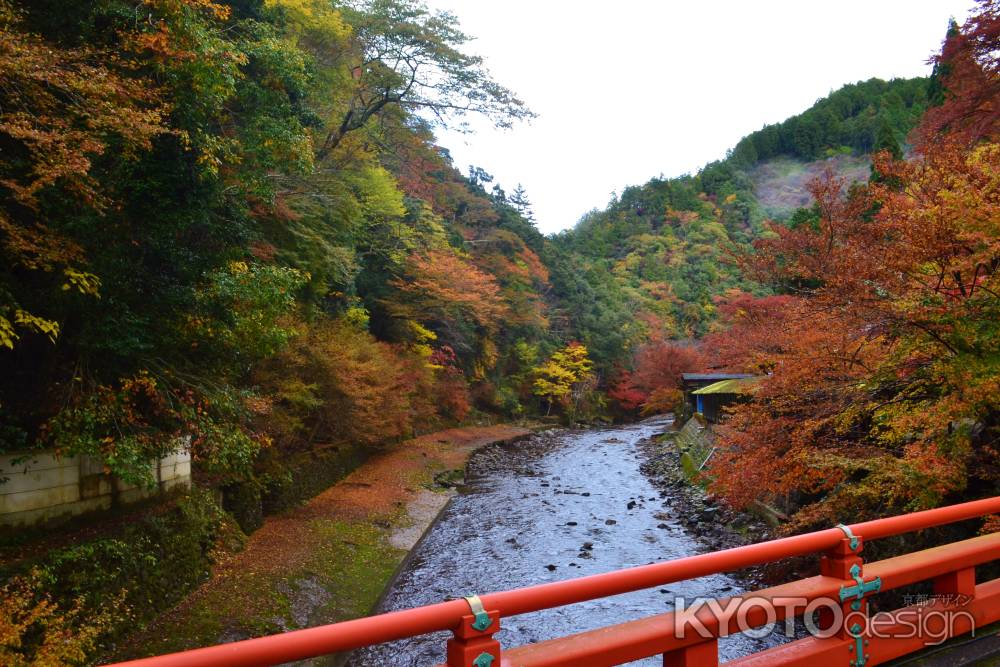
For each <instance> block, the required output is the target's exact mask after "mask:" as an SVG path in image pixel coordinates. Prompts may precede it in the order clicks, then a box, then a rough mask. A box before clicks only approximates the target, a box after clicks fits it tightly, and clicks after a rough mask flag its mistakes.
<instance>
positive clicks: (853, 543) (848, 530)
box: [837, 523, 858, 551]
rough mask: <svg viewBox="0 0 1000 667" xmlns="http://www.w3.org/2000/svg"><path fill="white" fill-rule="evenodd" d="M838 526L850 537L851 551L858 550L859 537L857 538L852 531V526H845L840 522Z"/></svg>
mask: <svg viewBox="0 0 1000 667" xmlns="http://www.w3.org/2000/svg"><path fill="white" fill-rule="evenodd" d="M837 528H840V529H841V530H842V531H844V535H847V537H848V539H850V540H851V551H857V550H858V538H857V536H856V535H855V534H854V533H852V532H851V527H850V526H845V525H844V524H842V523H838V524H837Z"/></svg>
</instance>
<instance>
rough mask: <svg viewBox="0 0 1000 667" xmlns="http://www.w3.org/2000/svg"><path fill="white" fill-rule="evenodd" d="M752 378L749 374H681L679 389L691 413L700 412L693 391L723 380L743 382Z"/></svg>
mask: <svg viewBox="0 0 1000 667" xmlns="http://www.w3.org/2000/svg"><path fill="white" fill-rule="evenodd" d="M752 377H754V376H753V375H750V374H749V373H681V389H682V390H683V391H684V399H685V400H686V401H687V404H688V408H689V409H690V410H691V412H701V410H699V409H698V399H697V397H696V396H694V395H693V392H694V391H696V390H698V389H702V388H704V387H707V386H709V385H713V384H715V383H716V382H722V381H723V380H743V379H746V378H752Z"/></svg>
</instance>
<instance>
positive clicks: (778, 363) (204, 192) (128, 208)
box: [0, 0, 1000, 664]
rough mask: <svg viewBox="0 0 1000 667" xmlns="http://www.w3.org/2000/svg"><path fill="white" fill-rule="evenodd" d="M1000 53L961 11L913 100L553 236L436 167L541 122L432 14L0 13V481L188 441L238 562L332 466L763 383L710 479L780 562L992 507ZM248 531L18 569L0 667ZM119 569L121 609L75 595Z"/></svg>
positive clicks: (796, 123) (64, 648)
mask: <svg viewBox="0 0 1000 667" xmlns="http://www.w3.org/2000/svg"><path fill="white" fill-rule="evenodd" d="M998 24H1000V6H998V3H997V2H995V1H994V0H980V2H979V4H978V5H977V9H976V10H975V11H974V12H973V14H972V17H971V18H970V19H969V20H968V21H967V22H966V24H964V25H962V26H958V25H952V26H951V27H950V29H949V30H948V34H947V38H946V41H945V43H944V47H943V49H942V51H941V54H940V55H939V56H938V57H937V58H936V59H935V68H934V73H933V75H932V76H931V77H930V78H927V79H911V80H892V81H881V80H877V79H872V80H869V81H865V82H859V83H857V84H852V85H848V86H845V87H843V88H842V89H840V90H838V91H835V92H833V93H831V94H830V95H829V96H828V97H827V98H824V99H822V100H820V101H818V102H817V103H816V104H815V105H814V106H813V107H812V108H810V109H809V110H807V111H805V112H804V113H802V114H801V115H799V116H796V117H793V118H790V119H788V120H786V121H784V122H782V123H779V124H777V125H772V126H767V127H765V128H763V129H762V130H760V131H758V132H754V133H752V134H750V135H748V136H747V137H746V138H744V139H743V140H742V141H740V142H739V143H738V144H737V146H736V147H734V149H733V150H732V151H731V152H730V154H729V155H727V157H726V158H725V159H723V160H720V161H717V162H713V163H711V164H709V165H706V166H705V167H704V168H703V169H702V170H700V171H699V172H698V173H696V174H692V175H686V176H682V177H678V178H669V179H668V178H655V179H652V180H651V181H649V182H648V183H646V184H645V185H642V186H635V187H630V188H627V189H625V190H624V191H623V192H622V193H621V194H620V195H616V196H614V197H613V198H612V199H611V201H610V202H609V203H608V206H607V207H606V208H605V209H604V210H601V211H592V212H590V213H588V214H586V215H585V216H584V217H583V218H582V219H581V220H580V222H579V223H578V225H577V226H576V227H575V228H573V229H572V230H569V231H566V232H563V233H561V234H558V235H555V236H552V237H545V236H543V235H542V234H540V233H539V232H538V230H537V229H536V228H535V226H534V220H533V214H532V210H531V204H530V201H529V199H528V195H527V193H526V192H525V191H524V189H523V188H521V187H518V188H516V189H515V190H513V191H512V192H507V191H505V190H504V189H503V188H502V187H500V186H499V185H497V184H494V183H493V179H492V177H491V176H490V174H489V173H488V172H487V171H486V170H484V169H483V168H481V167H470V168H469V169H468V171H467V172H465V173H463V172H461V171H459V170H458V169H456V166H455V165H453V164H452V162H451V159H450V157H449V155H448V153H447V151H446V150H445V149H443V148H441V147H439V146H437V145H436V144H435V140H434V135H433V132H434V130H435V128H437V127H440V126H442V125H450V126H460V125H461V123H462V119H463V117H465V116H466V115H467V114H472V113H475V114H484V115H485V116H487V117H489V118H490V119H491V120H492V121H494V122H495V123H496V124H497V125H499V126H509V125H512V124H514V123H517V122H520V121H524V120H529V119H530V118H531V117H532V112H531V111H530V109H529V108H528V106H527V105H526V104H525V103H524V102H522V101H521V100H520V99H518V97H517V96H516V94H515V93H514V92H513V91H511V90H509V89H508V88H506V87H504V86H503V85H501V84H500V83H498V82H496V81H494V80H493V78H492V77H491V76H490V74H489V72H488V71H487V70H486V69H485V67H484V64H483V62H482V61H481V59H479V58H477V57H475V56H472V55H469V52H468V49H467V42H468V40H469V38H468V37H467V36H466V35H465V34H463V33H462V31H461V29H460V26H458V25H457V23H456V20H455V18H454V17H453V16H451V15H449V14H446V13H445V14H442V13H436V12H433V11H431V10H429V9H427V8H426V7H425V6H424V5H423V4H421V3H420V2H419V1H418V0H366V1H359V2H339V1H330V0H239V1H231V2H223V1H221V0H219V1H214V0H143V1H142V2H132V1H126V0H101V1H100V2H92V1H89V0H68V1H66V0H59V1H56V0H33V1H32V2H25V1H16V0H0V258H2V259H0V369H2V372H0V452H20V451H25V450H31V449H39V448H55V449H56V450H58V451H59V452H60V453H62V454H66V455H72V454H87V455H90V456H94V457H96V458H98V459H99V460H101V461H103V462H104V465H105V467H106V470H107V471H108V472H110V473H114V474H115V475H117V476H119V477H121V478H123V479H125V480H128V481H132V482H138V483H146V484H149V483H152V479H151V477H150V473H149V466H148V464H149V462H150V461H152V460H155V459H156V458H157V457H159V456H161V455H163V454H164V453H165V452H166V451H167V450H168V449H169V448H171V447H173V446H175V443H176V442H177V439H178V438H179V437H184V438H187V437H188V436H190V443H191V450H192V455H193V457H194V467H195V472H196V485H197V486H198V487H199V488H206V489H225V490H226V495H225V496H224V497H225V499H226V505H227V506H228V507H229V509H231V510H234V513H235V514H236V515H237V517H238V518H239V520H240V522H241V524H242V525H243V527H244V528H246V529H247V530H251V529H252V528H253V527H255V525H257V524H258V523H259V521H260V512H261V511H262V510H263V509H264V508H265V505H267V504H268V503H270V507H271V509H272V510H278V509H282V508H284V507H287V506H289V505H293V504H294V503H295V502H297V501H299V500H301V499H302V498H304V497H307V496H309V495H312V494H315V493H316V492H317V491H319V490H320V488H322V487H323V486H324V485H325V484H328V483H330V481H331V480H332V479H333V478H335V477H336V476H337V475H339V474H342V473H341V472H337V471H339V470H341V469H342V468H344V467H345V466H344V465H341V463H337V461H339V460H340V459H339V458H337V457H339V456H341V455H342V454H343V455H344V456H347V454H344V452H348V451H350V452H358V456H364V455H365V453H366V452H368V451H370V450H372V449H373V448H377V447H379V446H384V445H386V444H388V443H392V442H398V441H400V440H402V439H404V438H406V437H409V436H411V435H412V434H414V433H415V432H426V431H429V430H432V429H434V428H440V427H444V426H448V425H451V424H455V423H461V422H467V421H470V420H475V419H495V418H499V419H522V418H527V417H539V416H542V415H546V414H548V415H557V416H558V417H559V418H561V419H563V420H564V421H567V422H573V421H585V420H588V419H596V418H618V419H623V418H630V417H634V416H636V415H637V414H638V413H640V412H644V413H646V414H652V413H657V412H662V411H668V410H672V409H675V408H677V406H678V405H679V404H680V396H679V391H678V375H679V374H680V373H681V372H684V371H696V370H709V369H716V370H730V371H746V372H752V373H755V374H761V375H764V376H765V377H764V380H763V381H762V382H761V383H760V384H759V385H758V386H757V388H756V390H755V393H754V394H753V395H752V396H751V397H750V400H749V401H748V402H746V403H745V404H742V405H740V406H737V407H735V408H734V410H733V411H732V414H731V416H730V417H729V419H728V428H727V429H726V430H725V432H724V433H721V434H720V435H719V439H718V441H717V443H718V446H719V452H718V453H717V454H716V455H715V456H714V457H713V458H712V460H711V462H710V465H709V466H707V467H706V474H705V481H706V483H707V484H708V485H709V489H710V491H711V492H712V493H713V494H715V495H716V496H718V497H719V498H720V499H722V500H723V501H725V502H727V503H728V504H730V505H731V506H733V507H736V508H741V507H746V506H749V505H751V504H753V503H755V502H757V501H763V502H767V503H771V504H776V505H780V507H781V509H782V510H783V511H784V512H785V513H787V514H788V515H789V516H790V517H791V521H790V522H789V524H788V525H787V526H786V527H785V530H801V529H806V528H809V527H812V526H816V525H823V526H826V525H829V524H830V523H831V522H834V523H835V522H836V520H838V519H839V518H844V517H848V516H850V517H853V518H867V517H872V516H877V515H879V514H886V513H895V512H899V511H907V510H912V509H920V508H924V507H931V506H934V505H938V504H942V503H946V502H952V501H957V500H961V499H966V498H972V497H979V496H984V495H994V494H996V493H997V491H998V489H997V483H998V479H1000V467H998V460H1000V456H998V452H997V445H996V443H997V437H998V430H1000V408H998V403H997V401H998V397H1000V366H998V364H1000V362H998V359H1000V351H998V345H1000V335H998V334H1000V332H998V331H997V326H998V324H997V323H998V322H1000V312H998V303H1000V297H998V293H1000V292H998V290H1000V285H998V280H1000V278H998V272H997V269H998V268H1000V209H998V197H1000V195H998V193H1000V188H998V187H997V182H996V179H997V173H998V169H997V167H998V163H997V161H998V158H1000V149H998V145H997V143H996V141H997V129H998V117H1000V116H998V111H997V109H1000V103H998V102H1000V101H998V99H997V97H998V92H997V91H998V90H1000V85H998V77H1000V63H998V60H997V54H998V53H1000V48H998V44H997V34H998V31H997V26H998ZM928 46H929V47H930V46H931V45H928ZM858 165H867V166H868V171H867V173H865V176H866V178H863V179H862V180H861V181H860V182H854V183H851V182H847V180H846V178H845V177H842V176H841V175H839V174H838V172H837V169H838V168H839V169H842V173H843V174H844V176H850V175H857V173H858V169H859V167H858ZM862 171H864V170H863V169H862ZM791 172H796V173H801V172H808V173H818V174H820V176H819V177H818V178H815V179H813V180H812V181H811V182H810V184H809V186H808V189H809V192H808V193H802V194H803V196H805V197H806V199H807V200H809V201H812V202H813V203H812V204H811V205H809V206H807V207H806V208H794V207H790V206H789V205H788V202H787V201H784V200H782V199H780V198H776V197H775V196H773V190H774V188H773V187H771V186H773V184H774V179H775V177H776V176H775V174H778V176H777V177H778V178H780V177H781V174H786V175H787V174H790V173H791ZM765 182H766V183H765ZM765 185H766V186H767V187H765ZM331 452H335V453H334V454H331ZM336 452H340V453H336ZM327 455H330V456H333V457H334V459H336V460H335V461H333V462H331V463H330V465H329V469H330V470H331V473H330V477H325V476H322V475H320V476H317V477H315V479H312V480H311V481H309V480H305V479H304V478H303V476H302V475H301V472H300V471H301V470H302V469H303V468H304V467H305V468H308V467H309V462H311V461H314V460H315V459H316V457H319V458H323V457H324V456H327ZM351 456H353V454H351ZM295 462H299V464H296V463H295ZM303 464H304V465H303ZM345 465H346V464H345ZM286 492H287V493H288V494H290V495H287V496H284V495H282V494H284V493H286ZM231 516H232V515H231V514H230V513H227V512H223V511H222V510H221V509H220V508H219V507H218V506H217V501H216V499H215V496H214V494H212V493H200V492H198V493H194V494H193V495H192V496H191V497H190V498H188V499H186V500H182V501H180V502H179V504H176V505H171V506H169V507H168V508H167V509H164V510H163V512H161V513H156V512H153V513H152V514H151V515H149V517H148V520H145V521H144V522H143V523H141V524H140V523H137V524H136V525H135V526H133V527H131V528H130V529H129V530H134V531H138V532H136V533H135V534H134V535H133V534H132V533H130V534H129V535H131V537H128V538H127V539H121V540H119V541H117V542H100V541H96V542H93V543H91V542H88V543H86V544H83V545H80V546H78V547H76V548H75V549H76V550H75V551H73V552H72V554H71V555H67V554H66V553H63V552H60V551H53V552H52V553H51V554H49V555H48V556H40V557H39V559H35V560H30V559H29V560H27V561H18V563H17V564H16V565H17V567H14V566H11V567H6V566H5V568H4V573H5V578H6V581H7V583H6V584H5V588H4V595H3V596H2V601H0V657H2V658H3V661H4V662H10V663H12V664H18V663H25V664H28V663H31V662H39V663H46V662H47V663H48V664H64V663H72V662H85V661H87V660H88V659H90V656H92V655H93V654H94V652H95V651H97V650H99V649H100V647H101V646H102V642H105V641H106V640H107V638H108V637H110V636H114V635H115V633H116V632H118V631H119V630H120V628H121V627H123V625H125V624H127V623H129V622H130V621H128V620H127V617H126V616H127V614H137V616H136V618H139V617H144V614H146V613H147V612H146V611H143V609H145V608H146V607H145V606H146V605H153V606H158V608H163V607H165V606H169V604H171V603H172V601H173V598H171V597H170V596H160V597H157V596H156V595H154V594H153V592H152V586H153V584H151V583H150V582H149V581H147V580H146V579H144V578H143V577H144V576H146V575H149V574H150V572H149V571H144V570H143V569H142V568H145V567H146V565H136V566H135V568H133V566H132V565H130V563H135V564H143V563H145V564H148V563H152V562H153V561H154V560H156V562H157V563H164V564H166V563H168V562H172V561H170V559H171V558H173V557H174V555H176V554H187V553H189V554H190V555H191V558H185V559H184V561H183V562H184V563H185V564H186V565H185V566H184V568H186V574H185V575H184V576H183V577H179V578H178V579H177V580H178V581H184V582H188V583H187V584H185V587H186V588H190V586H193V585H195V584H196V583H197V581H199V580H200V579H201V578H203V577H204V575H205V573H206V572H207V569H208V567H209V564H210V561H211V559H212V554H213V553H214V549H215V548H216V546H215V545H217V544H219V543H220V542H225V541H226V536H231V535H233V534H234V530H233V528H232V527H233V524H232V518H231ZM994 525H995V524H994ZM168 527H169V529H168ZM17 540H18V538H16V537H15V538H13V542H12V544H13V546H12V547H11V549H12V550H13V551H15V552H19V550H20V547H19V545H18V543H17ZM173 540H181V541H182V542H183V545H185V546H183V547H180V546H176V547H175V546H171V545H172V544H173V542H172V541H173ZM194 545H197V549H195V547H194ZM147 547H148V548H149V549H150V550H151V551H146V550H145V549H147ZM112 549H122V550H123V551H122V552H121V553H117V552H116V553H115V554H109V553H108V550H112ZM98 552H101V553H100V554H99V553H98ZM154 552H155V554H158V555H157V556H156V557H155V558H154V557H153V556H151V555H150V554H153V553H154ZM101 554H103V555H101ZM109 558H110V559H111V560H112V561H114V562H120V563H122V565H121V567H120V568H119V569H117V570H115V569H108V572H131V571H133V570H134V571H135V572H137V573H139V574H138V575H137V577H138V578H137V579H136V580H135V581H136V582H138V583H132V582H133V579H131V578H130V577H129V576H124V575H123V576H122V577H117V578H116V577H111V576H110V575H108V578H107V581H108V589H107V590H104V589H102V590H100V591H97V590H96V589H93V590H92V589H90V588H87V587H83V588H81V587H80V586H81V585H82V584H80V583H79V582H77V581H76V579H74V577H75V576H77V575H78V574H79V573H83V572H93V571H95V570H99V569H101V568H104V567H106V565H105V564H106V563H108V562H111V561H109V560H108V559H109ZM60 559H61V560H60ZM115 559H117V560H115ZM157 559H159V560H157ZM71 562H72V563H77V564H78V565H70V563H71ZM60 563H61V564H60ZM84 564H89V566H87V567H85V566H84ZM32 565H35V567H31V566H32ZM116 567H117V566H116ZM165 567H167V566H166V565H165ZM88 568H89V569H88ZM130 568H132V569H130ZM136 568H138V569H136ZM184 568H180V569H184ZM175 569H177V568H174V566H173V565H170V566H169V567H167V570H169V571H171V572H173V571H174V570H175ZM165 571H166V570H165ZM143 572H145V574H142V573H143ZM150 576H152V575H150ZM170 576H171V577H173V576H174V575H170ZM74 582H75V583H74ZM78 584H79V585H78ZM154 600H155V602H149V601H154ZM124 609H128V610H129V611H128V612H123V611H122V610H124ZM150 609H152V607H150Z"/></svg>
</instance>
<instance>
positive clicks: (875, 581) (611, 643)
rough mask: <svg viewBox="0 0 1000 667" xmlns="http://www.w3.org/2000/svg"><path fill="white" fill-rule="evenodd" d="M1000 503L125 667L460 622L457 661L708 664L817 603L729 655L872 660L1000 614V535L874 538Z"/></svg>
mask: <svg viewBox="0 0 1000 667" xmlns="http://www.w3.org/2000/svg"><path fill="white" fill-rule="evenodd" d="M998 512H1000V497H996V498H988V499H984V500H977V501H974V502H969V503H963V504H960V505H952V506H950V507H942V508H938V509H933V510H926V511H923V512H914V513H912V514H905V515H901V516H895V517H890V518H886V519H877V520H875V521H867V522H864V523H856V524H852V525H850V526H838V527H836V528H829V529H827V530H821V531H817V532H813V533H806V534H803V535H796V536H793V537H786V538H782V539H778V540H771V541H768V542H761V543H758V544H752V545H749V546H744V547H737V548H735V549H726V550H724V551H717V552H713V553H707V554H702V555H698V556H691V557H688V558H681V559H678V560H672V561H665V562H662V563H656V564H652V565H644V566H640V567H633V568H629V569H625V570H618V571H615V572H607V573H604V574H598V575H592V576H586V577H580V578H577V579H569V580H565V581H559V582H555V583H548V584H542V585H539V586H529V587H527V588H520V589H516V590H511V591H503V592H499V593H489V594H486V595H482V596H479V597H475V596H473V597H471V598H467V599H460V600H451V601H448V602H441V603H438V604H433V605H428V606H425V607H417V608H415V609H408V610H404V611H396V612H391V613H388V614H380V615H377V616H370V617H367V618H361V619H357V620H353V621H346V622H344V623H336V624H333V625H325V626H320V627H316V628H309V629H306V630H297V631H293V632H286V633H283V634H278V635H272V636H268V637H260V638H258V639H248V640H246V641H240V642H233V643H228V644H221V645H218V646H211V647H207V648H200V649H194V650H191V651H184V652H181V653H173V654H169V655H163V656H158V657H153V658H144V659H140V660H133V661H130V662H126V663H119V665H128V666H129V667H196V666H197V667H228V666H236V665H241V666H245V665H274V664H279V663H283V662H289V661H293V660H302V659H306V658H312V657H318V656H322V655H328V654H331V653H338V652H342V651H350V650H353V649H357V648H361V647H364V646H369V645H372V644H380V643H384V642H389V641H393V640H397V639H404V638H406V637H414V636H417V635H422V634H427V633H431V632H438V631H442V630H451V631H452V632H453V633H454V636H453V638H452V639H450V640H448V646H447V652H446V655H447V665H448V667H522V666H524V667H543V666H545V667H548V666H552V667H555V666H561V665H565V666H566V667H569V666H570V665H572V666H573V667H598V666H603V665H618V664H622V663H626V662H630V661H633V660H638V659H641V658H645V657H650V656H658V655H662V656H663V660H664V665H665V666H666V667H688V666H690V667H693V666H698V667H702V666H712V665H718V643H717V642H718V638H719V637H724V636H727V635H729V634H733V633H734V632H739V631H741V630H745V629H747V628H753V627H759V626H763V625H766V624H768V623H772V622H775V621H781V620H784V619H786V618H788V617H790V616H796V615H802V614H803V613H808V614H811V613H812V612H814V611H817V610H818V614H816V615H817V616H818V618H819V622H818V629H819V630H820V631H819V632H817V633H816V634H814V635H813V636H809V637H807V638H805V639H798V640H795V641H791V642H789V643H786V644H782V645H779V646H776V647H774V648H770V649H767V650H764V651H761V652H758V653H755V654H752V655H750V656H747V657H744V658H740V659H737V660H735V661H731V662H729V663H727V664H730V665H740V666H747V665H753V666H756V665H761V666H764V665H803V666H806V665H808V667H825V666H826V665H843V666H844V667H866V666H867V665H877V664H881V663H883V662H886V661H888V660H892V659H894V658H897V657H899V656H902V655H906V654H908V653H912V652H914V651H917V650H920V649H922V648H924V647H925V646H926V645H927V644H928V643H930V642H937V641H941V640H944V639H946V638H950V637H953V636H958V635H962V634H966V633H969V632H971V631H973V630H974V629H975V628H979V627H982V626H984V625H987V624H990V623H993V622H996V621H998V620H1000V579H994V580H992V581H987V582H984V583H978V584H977V583H976V566H977V565H982V564H984V563H988V562H991V561H994V560H998V559H1000V533H993V534H990V535H982V536H979V537H974V538H972V539H968V540H964V541H961V542H954V543H951V544H947V545H944V546H940V547H935V548H932V549H927V550H924V551H919V552H915V553H910V554H906V555H903V556H898V557H896V558H889V559H886V560H882V561H877V562H873V563H868V564H865V563H863V561H862V559H861V556H860V552H861V550H862V548H863V545H864V543H865V542H866V541H872V540H876V539H880V538H884V537H889V536H893V535H900V534H903V533H909V532H913V531H917V530H922V529H925V528H931V527H934V526H941V525H944V524H949V523H954V522H957V521H963V520H967V519H973V518H976V517H982V516H986V515H989V514H995V513H998ZM813 553H818V554H821V555H822V557H821V561H820V574H819V575H818V576H815V577H809V578H807V579H801V580H798V581H794V582H792V583H788V584H783V585H781V586H776V587H773V588H768V589H763V590H759V591H754V592H751V593H746V594H744V595H741V596H734V597H732V598H725V599H722V600H719V601H715V604H714V605H702V606H700V607H698V608H692V609H688V610H683V611H675V612H670V613H666V614H658V615H655V616H651V617H648V618H644V619H641V620H638V621H630V622H627V623H621V624H618V625H613V626H609V627H605V628H599V629H597V630H591V631H588V632H582V633H579V634H575V635H570V636H568V637H562V638H559V639H553V640H549V641H544V642H540V643H537V644H530V645H527V646H521V647H517V648H512V649H504V650H502V651H501V647H500V643H499V642H498V641H497V640H496V639H494V637H493V635H494V634H496V633H497V632H498V631H499V629H500V621H501V619H502V618H504V617H510V616H516V615H518V614H525V613H528V612H535V611H541V610H543V609H551V608H554V607H560V606H563V605H569V604H574V603H577V602H584V601H587V600H593V599H596V598H602V597H608V596H611V595H618V594H621V593H628V592H631V591H636V590H640V589H643V588H651V587H654V586H663V585H665V584H669V583H672V582H677V581H683V580H685V579H693V578H696V577H702V576H706V575H710V574H716V573H722V572H731V571H734V570H740V569H743V568H746V567H750V566H754V565H761V564H764V563H769V562H773V561H778V560H781V559H785V558H790V557H793V556H802V555H806V554H813ZM923 581H931V582H933V591H934V595H933V596H929V597H928V599H927V600H921V601H920V602H919V603H918V604H915V605H910V606H907V607H904V608H901V609H897V610H894V611H891V612H881V613H879V614H876V615H874V616H872V617H869V615H868V609H867V599H868V598H870V597H871V596H872V595H874V594H876V593H878V592H882V591H888V590H894V589H898V588H901V587H903V586H908V585H911V584H915V583H918V582H923Z"/></svg>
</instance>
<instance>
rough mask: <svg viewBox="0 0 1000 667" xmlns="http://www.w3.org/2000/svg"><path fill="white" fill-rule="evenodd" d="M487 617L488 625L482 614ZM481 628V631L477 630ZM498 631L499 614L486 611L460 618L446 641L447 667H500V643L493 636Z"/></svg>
mask: <svg viewBox="0 0 1000 667" xmlns="http://www.w3.org/2000/svg"><path fill="white" fill-rule="evenodd" d="M484 613H485V614H486V615H488V616H489V625H486V624H485V623H483V622H482V614H484ZM479 628H483V629H479ZM499 631H500V612H498V611H488V612H481V613H479V614H476V615H473V614H469V615H468V616H463V617H462V622H461V623H460V624H459V626H458V627H457V628H455V629H454V631H453V632H454V634H455V636H454V637H453V638H452V639H449V640H448V649H447V657H448V661H447V665H448V667H491V666H493V667H500V642H498V641H497V640H495V639H493V634H494V633H496V632H499Z"/></svg>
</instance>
